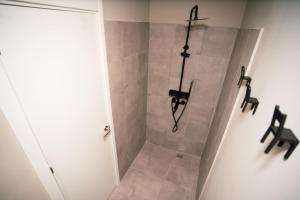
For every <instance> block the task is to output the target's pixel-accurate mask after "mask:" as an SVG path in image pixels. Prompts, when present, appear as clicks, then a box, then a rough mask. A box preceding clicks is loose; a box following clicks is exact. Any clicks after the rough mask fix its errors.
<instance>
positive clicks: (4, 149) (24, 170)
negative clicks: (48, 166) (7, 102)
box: [0, 110, 50, 200]
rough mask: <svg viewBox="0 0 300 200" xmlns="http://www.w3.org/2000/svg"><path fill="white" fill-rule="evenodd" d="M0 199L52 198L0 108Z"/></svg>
mask: <svg viewBox="0 0 300 200" xmlns="http://www.w3.org/2000/svg"><path fill="white" fill-rule="evenodd" d="M0 158H1V164H0V199H2V200H8V199H14V200H22V199H33V200H35V199H40V200H46V199H50V198H49V196H48V194H47V192H46V190H45V189H44V187H43V186H42V184H41V182H40V180H39V178H38V176H37V174H36V173H35V172H34V169H33V168H32V166H31V164H30V162H29V160H28V158H27V157H26V155H25V153H24V151H23V149H22V147H21V145H20V144H19V143H18V141H17V138H16V137H15V133H14V132H13V130H12V129H11V127H10V125H9V123H8V121H7V120H6V118H5V116H4V115H3V113H2V111H1V110H0Z"/></svg>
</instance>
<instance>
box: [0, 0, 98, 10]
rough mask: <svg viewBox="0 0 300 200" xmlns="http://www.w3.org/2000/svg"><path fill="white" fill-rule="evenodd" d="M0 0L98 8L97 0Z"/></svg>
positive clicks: (20, 3) (2, 0)
mask: <svg viewBox="0 0 300 200" xmlns="http://www.w3.org/2000/svg"><path fill="white" fill-rule="evenodd" d="M0 2H3V3H9V4H16V5H24V4H25V5H30V4H31V3H33V4H39V6H42V7H51V6H66V7H71V8H77V9H87V10H93V11H96V10H98V0H25V1H17V0H16V1H14V0H0ZM47 5H49V6H47ZM32 6H35V5H32Z"/></svg>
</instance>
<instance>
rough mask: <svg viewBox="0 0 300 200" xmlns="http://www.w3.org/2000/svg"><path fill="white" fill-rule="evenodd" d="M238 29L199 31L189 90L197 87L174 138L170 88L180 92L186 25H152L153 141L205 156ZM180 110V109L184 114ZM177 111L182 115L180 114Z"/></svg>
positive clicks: (193, 37)
mask: <svg viewBox="0 0 300 200" xmlns="http://www.w3.org/2000/svg"><path fill="white" fill-rule="evenodd" d="M237 31H238V30H237V29H234V28H222V27H204V26H195V27H193V29H192V31H191V35H190V42H189V46H190V49H189V53H190V54H191V56H190V58H187V60H186V68H185V74H184V82H183V90H184V91H188V89H189V84H190V82H191V80H194V86H193V89H192V94H191V97H190V101H189V103H188V106H187V108H186V111H185V113H184V114H183V116H182V119H181V121H180V122H179V129H178V131H177V132H176V133H175V134H174V133H172V131H171V129H172V126H173V121H172V115H171V105H170V101H171V99H170V98H169V96H168V91H169V89H176V90H178V85H179V81H180V73H181V63H182V57H181V56H180V53H181V52H182V47H183V45H184V43H185V38H186V27H185V26H184V25H176V24H161V23H150V36H149V41H150V42H149V58H148V96H147V99H148V103H147V140H148V141H149V142H152V143H154V144H158V145H162V146H164V147H166V148H169V149H173V150H179V151H183V152H185V153H189V154H193V155H197V156H201V153H202V151H203V148H204V146H205V142H206V138H207V135H208V133H209V129H210V124H211V120H212V118H213V113H214V110H215V108H216V106H217V102H218V98H219V95H220V92H221V89H222V85H223V81H224V78H225V75H226V71H227V68H228V63H229V61H230V57H231V52H232V49H233V47H234V43H235V39H236V35H237ZM178 111H180V110H178ZM178 111H177V113H178Z"/></svg>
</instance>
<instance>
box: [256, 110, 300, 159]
mask: <svg viewBox="0 0 300 200" xmlns="http://www.w3.org/2000/svg"><path fill="white" fill-rule="evenodd" d="M286 118H287V115H286V114H283V113H282V112H280V110H279V106H278V105H276V106H275V110H274V113H273V117H272V121H271V124H270V126H269V128H268V130H267V131H266V133H265V134H264V136H263V137H262V139H261V140H260V142H261V143H264V141H265V140H266V138H267V137H268V135H269V133H270V132H272V133H273V135H274V138H273V140H272V141H271V143H270V144H269V146H268V147H267V148H266V150H265V153H266V154H267V153H269V152H270V151H271V149H272V148H273V146H274V145H275V144H276V143H277V142H278V141H279V143H278V146H279V147H282V146H283V144H284V143H285V142H287V143H289V145H290V148H289V149H288V151H287V152H286V154H285V155H284V159H285V160H287V159H288V158H289V157H290V155H291V154H292V153H293V151H294V150H295V149H296V147H297V145H298V144H299V140H298V138H297V137H296V136H295V135H294V133H293V132H292V130H291V129H287V128H284V124H285V120H286ZM276 121H278V122H279V126H275V122H276Z"/></svg>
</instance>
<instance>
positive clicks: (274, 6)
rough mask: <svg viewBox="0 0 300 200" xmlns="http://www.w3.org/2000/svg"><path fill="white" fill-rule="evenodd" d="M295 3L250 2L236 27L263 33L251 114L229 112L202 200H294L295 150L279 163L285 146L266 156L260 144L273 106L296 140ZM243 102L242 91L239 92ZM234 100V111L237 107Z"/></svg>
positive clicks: (299, 6) (298, 180)
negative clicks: (254, 106) (254, 107)
mask: <svg viewBox="0 0 300 200" xmlns="http://www.w3.org/2000/svg"><path fill="white" fill-rule="evenodd" d="M299 10H300V1H297V0H284V1H282V0H267V1H261V0H250V1H249V2H248V5H247V8H246V13H245V18H244V21H243V24H242V27H245V28H264V34H263V36H262V40H261V43H260V46H259V48H258V51H257V54H256V57H255V60H254V64H253V67H252V68H251V69H250V73H249V74H250V76H252V90H253V96H256V97H257V98H258V99H259V101H260V105H259V107H258V110H257V113H256V114H255V115H254V116H252V114H251V113H250V112H246V113H241V110H240V109H239V108H237V109H236V110H235V111H234V114H233V119H232V123H231V125H230V127H229V129H228V131H227V133H225V140H224V143H223V145H222V147H221V151H220V154H219V155H218V157H217V159H216V162H215V165H214V167H213V169H212V172H211V175H210V177H209V179H208V180H207V183H206V187H205V188H204V191H203V193H202V196H201V198H200V199H202V200H220V199H222V200H240V199H243V200H250V199H251V200H252V199H256V200H263V199H273V200H298V199H300V190H299V185H300V170H299V169H300V147H299V146H298V148H297V149H296V150H295V151H294V153H293V154H292V155H291V157H290V158H289V159H288V160H286V161H283V156H284V154H285V153H286V150H287V148H288V145H286V144H285V145H284V147H283V148H282V149H280V148H279V147H277V146H275V147H274V148H273V149H272V151H271V152H270V153H269V154H264V150H265V148H266V147H267V145H268V144H269V142H270V140H271V139H272V136H271V135H270V136H269V138H268V140H267V141H266V142H265V143H264V144H261V143H260V139H261V137H262V136H263V134H264V132H265V131H266V129H267V127H268V126H269V124H270V121H271V117H272V114H273V110H274V107H275V105H277V104H278V105H280V109H281V110H282V111H283V112H284V113H287V114H288V118H287V122H286V127H287V128H291V129H292V130H293V132H294V134H295V135H297V136H298V138H300V123H299V121H300V116H299V114H300V101H299V99H298V98H299V94H300V87H299V85H300V78H299V77H300V59H299V56H300V37H299V35H300V26H299V22H300V12H299ZM241 91H243V92H242V96H241V98H243V94H244V88H243V89H242V90H241ZM241 98H240V99H239V101H238V104H237V106H240V103H241V100H242V99H241Z"/></svg>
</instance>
